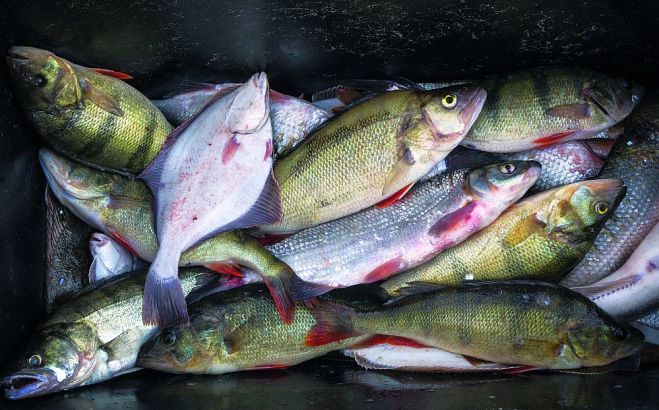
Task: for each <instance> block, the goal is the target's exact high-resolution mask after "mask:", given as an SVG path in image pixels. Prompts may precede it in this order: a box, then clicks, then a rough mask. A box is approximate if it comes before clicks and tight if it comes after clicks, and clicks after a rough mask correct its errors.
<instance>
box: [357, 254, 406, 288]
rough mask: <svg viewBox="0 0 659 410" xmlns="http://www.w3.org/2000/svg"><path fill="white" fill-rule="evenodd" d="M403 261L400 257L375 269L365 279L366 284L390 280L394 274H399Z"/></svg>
mask: <svg viewBox="0 0 659 410" xmlns="http://www.w3.org/2000/svg"><path fill="white" fill-rule="evenodd" d="M402 262H403V260H402V258H401V257H400V256H399V257H397V258H395V259H392V260H390V261H389V262H385V263H383V264H382V265H380V266H378V267H377V268H375V269H373V270H372V271H371V272H370V273H369V274H368V275H366V277H364V283H371V282H377V281H379V280H382V279H385V278H388V277H389V276H391V275H393V274H394V273H396V272H398V271H399V270H400V269H401V265H402V264H403V263H402Z"/></svg>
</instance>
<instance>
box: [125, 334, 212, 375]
mask: <svg viewBox="0 0 659 410" xmlns="http://www.w3.org/2000/svg"><path fill="white" fill-rule="evenodd" d="M212 339H213V338H212V337H211V336H209V335H203V334H202V335H198V334H197V332H195V331H194V330H193V328H192V327H170V328H165V329H162V330H161V331H159V332H158V333H157V334H156V335H155V336H154V337H153V338H151V339H150V340H149V341H148V342H146V343H145V344H144V345H143V346H142V348H141V349H140V353H139V355H138V358H137V366H139V367H144V368H147V369H155V370H161V371H166V372H173V373H185V372H194V370H195V369H203V368H205V365H206V363H208V361H209V360H210V359H211V358H212V356H213V355H212V354H211V353H209V352H208V350H207V349H206V347H205V343H204V341H208V342H210V341H211V340H212Z"/></svg>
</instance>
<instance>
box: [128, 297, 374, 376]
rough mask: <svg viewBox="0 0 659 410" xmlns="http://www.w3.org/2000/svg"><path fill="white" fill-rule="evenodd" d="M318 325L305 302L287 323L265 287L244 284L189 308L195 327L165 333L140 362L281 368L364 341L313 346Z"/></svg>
mask: <svg viewBox="0 0 659 410" xmlns="http://www.w3.org/2000/svg"><path fill="white" fill-rule="evenodd" d="M315 324H316V321H315V319H314V317H313V315H312V314H311V313H310V312H309V308H308V307H306V306H305V305H304V304H301V303H298V304H297V306H296V313H295V318H294V319H293V322H292V323H291V324H290V325H286V324H284V323H282V321H281V319H280V317H279V315H278V314H277V309H276V307H275V305H274V304H273V303H272V300H271V299H270V298H268V297H267V295H266V293H265V292H264V289H262V288H261V287H260V286H259V285H250V286H243V287H241V288H239V289H234V290H230V291H226V292H222V293H216V294H213V295H211V296H208V297H206V298H204V299H202V300H200V301H198V302H196V303H193V304H192V305H190V326H189V327H184V328H181V327H176V328H167V329H162V330H161V331H160V332H159V333H158V334H157V335H155V336H154V337H153V338H152V339H151V341H149V342H147V343H145V344H144V346H143V347H142V349H141V351H140V355H139V358H138V362H137V363H138V366H140V367H143V368H148V369H156V370H163V371H168V372H174V373H195V374H223V373H229V372H236V371H241V370H262V369H280V368H284V367H289V366H293V365H295V364H298V363H301V362H303V361H305V360H309V359H312V358H314V357H318V356H322V355H324V354H326V353H328V352H330V351H332V350H338V349H342V348H345V347H348V346H350V345H352V344H354V343H357V342H360V341H362V340H364V339H365V337H353V338H347V339H346V340H342V341H338V342H333V343H328V344H325V345H323V346H318V347H312V346H308V345H306V344H305V337H306V335H307V333H308V332H309V330H310V329H311V328H312V327H313V326H314V325H315Z"/></svg>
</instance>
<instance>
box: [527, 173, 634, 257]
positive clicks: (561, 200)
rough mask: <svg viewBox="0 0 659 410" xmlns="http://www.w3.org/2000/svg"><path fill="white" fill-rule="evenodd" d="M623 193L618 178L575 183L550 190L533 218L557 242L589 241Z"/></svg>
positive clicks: (620, 199) (623, 190) (624, 191)
mask: <svg viewBox="0 0 659 410" xmlns="http://www.w3.org/2000/svg"><path fill="white" fill-rule="evenodd" d="M626 192H627V188H626V187H625V186H624V184H623V182H622V181H621V180H619V179H599V180H592V181H582V182H577V183H575V184H570V185H566V186H564V187H561V188H558V189H556V190H553V191H549V195H550V199H551V201H550V202H549V203H548V205H547V206H546V207H544V208H543V209H542V210H540V211H538V212H537V213H536V215H537V217H538V218H539V220H541V221H542V222H543V223H544V224H545V231H546V232H547V233H550V234H552V235H554V236H555V237H556V238H557V239H561V240H563V241H565V242H571V243H575V244H577V243H583V242H587V241H591V240H593V239H595V237H596V236H597V234H598V233H599V231H600V229H601V228H602V225H604V222H606V221H607V220H608V219H609V218H610V217H611V215H613V213H614V212H615V210H616V208H617V207H618V205H619V204H620V201H622V199H623V198H624V197H625V193H626Z"/></svg>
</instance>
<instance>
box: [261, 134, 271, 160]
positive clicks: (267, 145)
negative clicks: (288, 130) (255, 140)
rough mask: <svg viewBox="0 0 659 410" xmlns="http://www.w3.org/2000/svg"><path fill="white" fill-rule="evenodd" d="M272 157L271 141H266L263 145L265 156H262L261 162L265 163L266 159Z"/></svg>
mask: <svg viewBox="0 0 659 410" xmlns="http://www.w3.org/2000/svg"><path fill="white" fill-rule="evenodd" d="M271 156H272V140H271V139H270V140H268V142H266V143H265V155H264V156H263V160H264V161H267V160H268V158H270V157H271Z"/></svg>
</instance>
